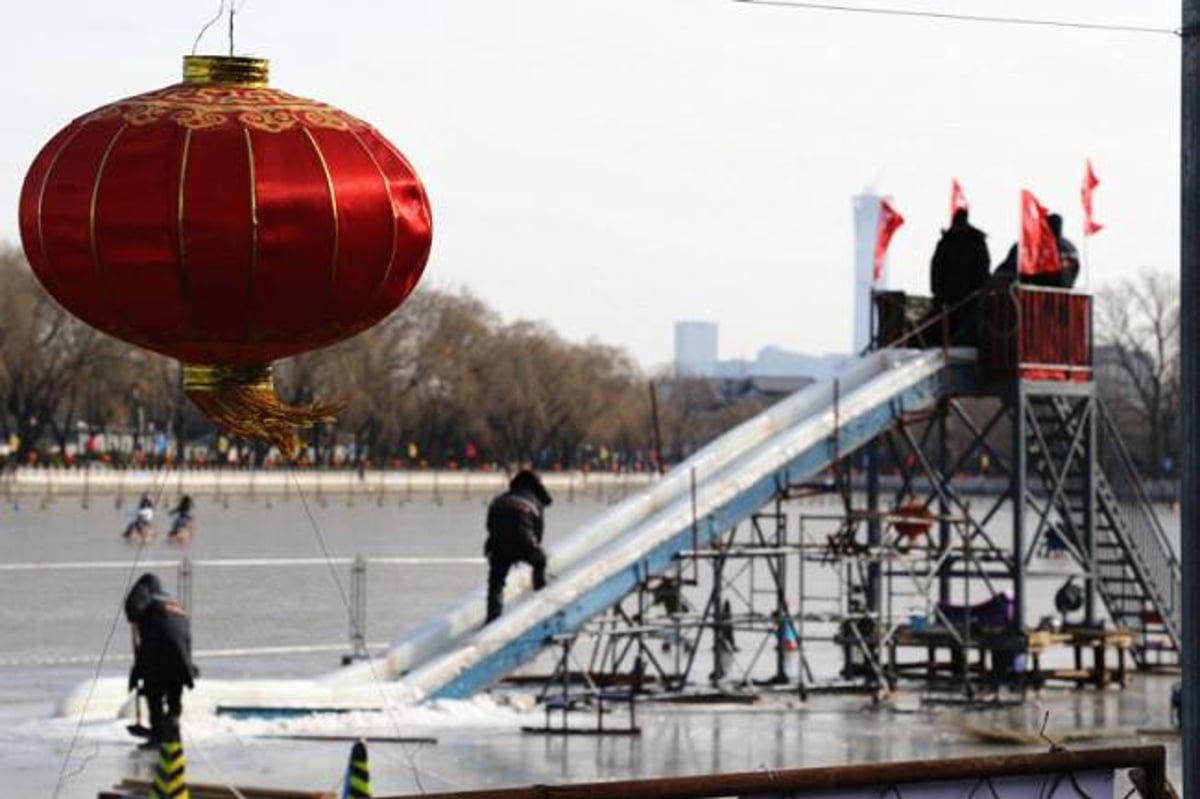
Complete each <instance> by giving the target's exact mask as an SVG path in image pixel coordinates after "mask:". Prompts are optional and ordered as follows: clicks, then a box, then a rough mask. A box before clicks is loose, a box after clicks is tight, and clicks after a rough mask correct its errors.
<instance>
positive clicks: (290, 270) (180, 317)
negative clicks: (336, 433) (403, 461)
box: [20, 56, 432, 456]
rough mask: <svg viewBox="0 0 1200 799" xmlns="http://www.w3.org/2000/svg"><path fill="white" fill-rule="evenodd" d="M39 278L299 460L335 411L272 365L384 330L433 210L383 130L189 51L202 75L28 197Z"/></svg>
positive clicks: (252, 68) (57, 167)
mask: <svg viewBox="0 0 1200 799" xmlns="http://www.w3.org/2000/svg"><path fill="white" fill-rule="evenodd" d="M20 223H21V237H22V240H23V242H24V245H25V252H26V255H27V257H28V259H29V262H30V264H31V265H32V266H33V271H34V273H35V274H36V275H37V277H38V278H39V279H40V280H41V282H42V284H43V285H44V286H45V287H46V289H47V290H48V291H49V292H50V293H51V294H52V295H53V296H54V298H55V299H57V300H58V301H59V302H60V303H61V304H62V305H63V306H64V307H65V308H66V309H67V310H68V311H70V312H71V313H73V314H75V315H76V316H78V317H79V318H80V319H82V320H83V321H84V322H86V323H88V324H90V325H92V326H93V327H96V328H98V329H100V330H102V331H104V332H106V333H109V334H111V335H113V336H116V337H118V338H121V339H123V340H125V341H128V342H130V343H132V344H136V345H138V346H140V347H145V348H146V349H149V350H154V351H156V352H160V353H163V354H165V355H169V356H171V357H173V358H177V359H179V360H180V361H182V362H183V364H184V388H185V390H186V391H187V393H188V396H189V397H191V398H192V400H193V401H195V402H196V404H197V405H198V406H199V407H200V408H201V409H202V410H203V411H205V413H207V414H208V415H209V416H210V417H211V418H213V419H214V421H216V422H218V423H219V424H220V425H222V426H223V427H225V428H226V429H227V430H228V431H230V432H232V433H234V434H236V435H242V436H248V437H258V438H266V439H268V440H270V441H272V442H274V443H276V444H277V445H279V446H280V448H281V450H282V451H283V452H284V453H285V454H286V455H289V456H290V455H291V454H292V453H294V451H295V444H296V436H295V432H294V427H295V426H296V425H305V424H312V423H314V422H316V421H319V420H322V419H327V418H329V417H330V416H331V414H332V412H333V410H334V409H333V408H332V407H330V406H311V407H306V408H295V407H288V406H285V405H283V404H282V403H281V402H280V401H279V399H278V398H277V397H276V396H275V392H274V388H273V386H272V383H271V373H270V364H271V362H272V361H274V360H277V359H279V358H284V357H287V356H289V355H294V354H296V353H299V352H303V351H305V350H310V349H314V348H317V347H324V346H327V345H330V344H333V343H335V342H337V341H340V340H341V339H344V338H346V337H348V336H351V335H353V334H355V333H358V332H359V331H362V330H364V329H366V328H368V327H370V326H371V325H373V324H375V323H376V322H378V321H379V320H381V319H383V318H384V317H385V316H387V315H388V314H389V313H391V312H392V311H393V310H395V309H396V308H397V307H398V306H399V305H400V303H401V302H403V301H404V299H405V298H406V297H407V296H408V295H409V294H410V293H411V292H412V290H413V289H414V288H415V286H416V284H417V280H418V279H419V278H420V276H421V272H422V270H423V269H424V267H425V262H426V260H427V258H428V256H429V247H430V241H431V234H432V228H431V221H430V211H429V202H428V199H427V198H426V195H425V190H424V188H423V187H422V186H421V182H420V181H419V180H418V179H417V176H416V175H415V174H414V172H413V170H412V167H411V166H409V164H408V162H407V161H406V160H405V159H404V156H403V155H401V154H400V152H399V151H398V150H397V149H396V148H395V147H394V146H392V145H391V144H390V143H389V142H388V141H387V140H386V139H385V138H383V136H381V135H380V134H379V132H378V131H376V130H375V129H374V128H372V127H371V126H369V125H367V124H366V123H364V122H362V121H360V120H358V119H355V118H354V117H352V116H350V115H349V114H346V113H344V112H342V111H339V110H338V109H336V108H333V107H331V106H328V105H325V104H323V103H318V102H314V101H312V100H305V99H302V98H299V97H295V96H293V95H290V94H287V93H286V92H282V91H279V90H278V89H272V88H268V87H267V62H266V61H265V60H261V59H252V58H233V57H221V56H187V57H185V58H184V80H183V82H182V83H179V84H175V85H172V86H168V87H166V88H163V89H158V90H157V91H152V92H147V93H146V94H141V95H138V96H136V97H131V98H129V99H125V100H120V101H118V102H115V103H112V104H111V105H106V106H104V107H102V108H99V109H97V110H95V111H92V112H91V113H89V114H85V115H84V116H82V117H80V118H78V119H76V120H75V121H74V122H72V123H71V124H69V125H67V126H66V127H65V128H63V129H62V130H61V131H59V133H58V134H57V135H55V136H54V138H52V139H51V140H50V142H49V143H48V144H46V146H45V147H44V148H43V149H42V151H41V152H40V153H39V154H38V156H37V158H36V159H34V162H33V165H32V166H31V167H30V169H29V173H28V174H27V175H26V177H25V185H24V187H23V189H22V191H21V207H20Z"/></svg>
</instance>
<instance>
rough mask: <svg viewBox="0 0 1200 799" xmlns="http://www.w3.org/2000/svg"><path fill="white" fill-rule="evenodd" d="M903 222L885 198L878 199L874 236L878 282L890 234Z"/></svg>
mask: <svg viewBox="0 0 1200 799" xmlns="http://www.w3.org/2000/svg"><path fill="white" fill-rule="evenodd" d="M903 224H904V217H902V216H900V214H898V213H896V209H895V208H893V207H892V206H891V205H890V204H889V203H888V201H887V200H880V201H879V228H878V232H877V234H876V236H875V276H874V282H876V283H878V282H879V278H881V277H882V276H883V259H884V257H885V256H886V255H887V248H888V245H889V244H891V242H892V234H893V233H895V232H896V229H897V228H899V227H900V226H901V225H903Z"/></svg>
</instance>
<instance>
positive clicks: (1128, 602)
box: [1026, 394, 1182, 667]
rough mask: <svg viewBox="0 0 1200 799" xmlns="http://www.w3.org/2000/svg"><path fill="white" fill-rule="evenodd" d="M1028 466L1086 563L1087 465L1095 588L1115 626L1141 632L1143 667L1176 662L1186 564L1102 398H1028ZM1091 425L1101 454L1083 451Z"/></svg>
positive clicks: (1070, 543) (1139, 654) (1138, 641)
mask: <svg viewBox="0 0 1200 799" xmlns="http://www.w3.org/2000/svg"><path fill="white" fill-rule="evenodd" d="M1028 402H1029V406H1030V409H1031V415H1032V417H1033V419H1032V420H1031V421H1033V422H1034V423H1033V424H1030V425H1029V426H1028V429H1029V433H1028V435H1027V437H1026V443H1027V447H1028V453H1029V457H1030V467H1031V470H1032V471H1033V472H1034V473H1036V474H1037V475H1039V477H1040V478H1041V480H1042V484H1043V486H1045V487H1046V489H1047V494H1048V496H1047V501H1048V502H1049V503H1050V504H1052V505H1053V506H1054V507H1055V509H1056V510H1057V511H1058V513H1059V515H1060V516H1061V517H1062V518H1063V520H1064V521H1065V529H1064V530H1062V531H1061V534H1062V535H1063V537H1064V538H1065V539H1067V540H1066V543H1067V544H1068V546H1067V550H1068V551H1069V552H1070V553H1071V554H1072V556H1074V557H1075V558H1076V559H1077V560H1078V561H1079V562H1080V564H1081V565H1082V566H1083V567H1084V568H1085V569H1086V568H1087V560H1088V558H1087V538H1086V530H1087V490H1088V479H1087V478H1088V474H1087V470H1088V464H1089V463H1092V464H1094V465H1093V467H1092V474H1091V483H1092V485H1093V486H1094V489H1095V506H1094V507H1095V528H1094V529H1095V534H1096V541H1095V560H1096V564H1095V577H1096V587H1097V592H1098V594H1099V595H1100V597H1101V599H1102V600H1103V601H1104V604H1105V606H1106V607H1107V608H1108V612H1109V615H1110V616H1111V618H1112V621H1113V623H1114V624H1115V625H1117V626H1119V627H1124V628H1127V629H1129V630H1131V631H1133V632H1134V633H1135V634H1136V640H1135V645H1134V651H1135V655H1136V657H1137V659H1138V662H1139V664H1140V665H1141V666H1143V667H1145V666H1150V665H1160V664H1161V665H1167V664H1176V663H1178V653H1179V629H1180V602H1181V591H1182V587H1181V570H1180V563H1179V560H1178V558H1177V557H1176V555H1175V551H1174V548H1173V547H1172V545H1171V543H1170V540H1169V539H1168V538H1167V535H1166V533H1165V532H1164V531H1163V528H1162V525H1161V524H1160V523H1159V520H1158V517H1157V515H1155V513H1154V506H1153V504H1152V503H1151V502H1150V499H1149V497H1148V495H1147V494H1146V491H1145V488H1144V487H1143V485H1142V482H1141V478H1140V477H1139V476H1138V473H1137V470H1136V468H1135V467H1134V465H1133V461H1132V459H1131V458H1130V456H1129V453H1128V451H1127V450H1126V449H1125V445H1124V443H1123V442H1122V441H1121V437H1120V434H1119V433H1118V431H1117V429H1116V427H1115V426H1114V424H1113V422H1112V420H1111V418H1110V417H1109V416H1108V414H1107V412H1105V410H1104V408H1103V405H1102V404H1101V403H1100V402H1099V400H1097V399H1090V400H1089V401H1087V402H1086V403H1079V404H1072V402H1071V401H1070V400H1069V399H1068V398H1066V397H1063V396H1060V395H1053V394H1050V395H1031V396H1029V397H1028ZM1089 423H1090V424H1091V425H1092V426H1094V434H1095V437H1096V456H1097V457H1096V458H1095V459H1094V460H1093V459H1089V458H1087V457H1086V456H1085V452H1086V445H1087V435H1088V432H1089V431H1088V430H1087V429H1086V428H1087V426H1088V425H1089Z"/></svg>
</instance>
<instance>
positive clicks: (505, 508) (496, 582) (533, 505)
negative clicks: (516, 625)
mask: <svg viewBox="0 0 1200 799" xmlns="http://www.w3.org/2000/svg"><path fill="white" fill-rule="evenodd" d="M550 503H551V499H550V494H549V492H547V491H546V487H545V486H544V485H542V481H541V480H540V479H538V476H537V475H536V474H534V473H533V472H532V471H530V470H528V469H522V470H521V471H519V472H517V474H516V475H515V476H514V477H513V478H512V480H511V481H509V484H508V491H506V492H504V493H503V494H500V495H499V496H497V497H496V498H495V499H493V500H492V503H491V504H490V505H489V506H488V513H487V533H488V537H487V542H486V543H485V544H484V548H483V552H484V554H485V555H487V559H488V592H487V620H488V621H489V622H491V621H493V620H494V619H497V618H499V616H500V613H501V611H502V610H503V608H504V581H505V580H506V579H507V578H508V570H509V569H511V568H512V567H513V566H515V565H516V564H518V563H528V564H529V565H530V566H532V567H533V590H535V591H540V590H542V589H543V588H545V587H546V553H545V552H544V551H543V550H542V533H543V531H544V529H545V521H544V512H545V509H546V507H547V506H549V505H550Z"/></svg>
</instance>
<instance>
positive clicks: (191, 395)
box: [183, 364, 341, 461]
mask: <svg viewBox="0 0 1200 799" xmlns="http://www.w3.org/2000/svg"><path fill="white" fill-rule="evenodd" d="M183 391H184V393H185V394H187V397H188V399H190V400H191V401H192V402H193V404H195V406H196V407H197V408H199V409H200V411H201V412H202V413H203V414H204V415H205V416H207V417H208V418H209V419H211V420H213V421H214V422H216V423H217V424H218V425H219V426H220V427H221V428H222V429H223V430H225V432H227V433H230V434H232V435H235V436H240V437H242V438H253V439H258V440H260V441H266V442H267V443H269V444H273V445H275V446H276V447H278V448H279V451H280V453H281V454H282V455H283V456H284V457H285V458H287V459H288V460H289V461H290V460H293V459H294V458H295V457H296V454H297V452H298V451H299V448H300V438H299V437H298V436H297V435H296V428H298V427H312V426H313V425H315V424H319V423H321V422H329V421H333V419H334V415H335V414H336V413H337V412H338V410H339V409H340V408H341V406H340V405H317V404H313V405H304V406H295V405H286V404H284V402H283V401H282V400H280V399H279V396H278V395H277V394H276V393H275V385H274V383H273V382H272V380H271V367H270V365H265V366H264V365H250V366H232V365H227V364H217V365H212V364H184V367H183Z"/></svg>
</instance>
